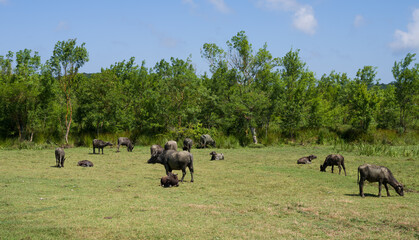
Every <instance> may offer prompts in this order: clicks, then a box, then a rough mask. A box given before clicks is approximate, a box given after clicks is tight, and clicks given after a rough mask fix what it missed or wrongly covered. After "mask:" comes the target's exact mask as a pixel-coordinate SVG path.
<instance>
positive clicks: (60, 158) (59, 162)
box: [55, 148, 65, 168]
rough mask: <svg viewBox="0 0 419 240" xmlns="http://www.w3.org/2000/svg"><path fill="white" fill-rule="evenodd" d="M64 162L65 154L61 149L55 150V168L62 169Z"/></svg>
mask: <svg viewBox="0 0 419 240" xmlns="http://www.w3.org/2000/svg"><path fill="white" fill-rule="evenodd" d="M64 161H65V152H64V149H62V148H56V149H55V163H56V167H59V168H61V167H64Z"/></svg>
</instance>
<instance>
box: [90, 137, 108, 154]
mask: <svg viewBox="0 0 419 240" xmlns="http://www.w3.org/2000/svg"><path fill="white" fill-rule="evenodd" d="M106 146H112V143H110V142H104V141H102V140H99V139H93V154H95V149H96V148H97V149H99V152H98V153H99V154H100V149H102V154H103V148H104V147H106Z"/></svg>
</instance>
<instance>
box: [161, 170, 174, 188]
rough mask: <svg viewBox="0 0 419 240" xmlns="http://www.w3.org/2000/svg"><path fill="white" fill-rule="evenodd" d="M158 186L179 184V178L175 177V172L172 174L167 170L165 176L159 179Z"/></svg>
mask: <svg viewBox="0 0 419 240" xmlns="http://www.w3.org/2000/svg"><path fill="white" fill-rule="evenodd" d="M160 186H162V187H172V186H175V187H177V186H179V179H178V177H177V174H173V173H171V172H169V174H167V176H164V177H162V178H161V179H160Z"/></svg>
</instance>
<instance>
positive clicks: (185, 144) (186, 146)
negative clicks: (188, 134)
mask: <svg viewBox="0 0 419 240" xmlns="http://www.w3.org/2000/svg"><path fill="white" fill-rule="evenodd" d="M192 144H193V141H192V139H190V138H185V140H183V151H188V152H191V148H192Z"/></svg>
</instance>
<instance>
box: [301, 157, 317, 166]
mask: <svg viewBox="0 0 419 240" xmlns="http://www.w3.org/2000/svg"><path fill="white" fill-rule="evenodd" d="M316 158H317V156H314V155H310V156H308V157H302V158H300V159H298V160H297V164H310V163H311V160H313V159H316Z"/></svg>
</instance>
